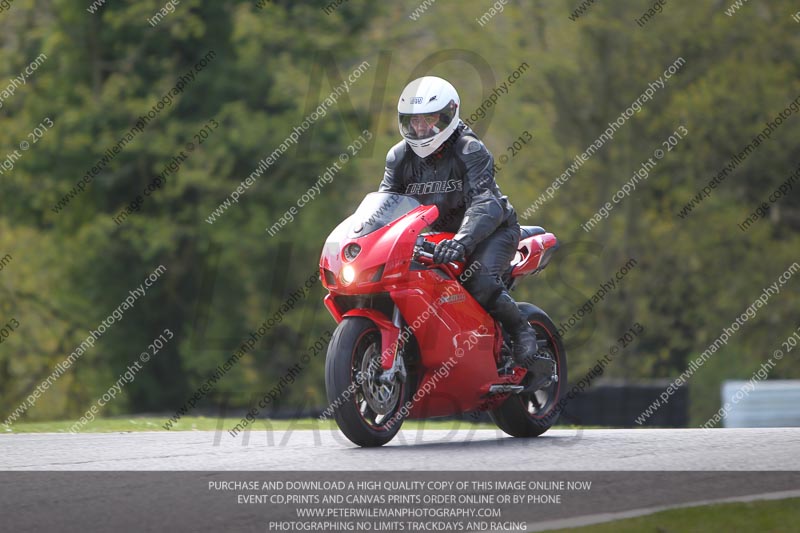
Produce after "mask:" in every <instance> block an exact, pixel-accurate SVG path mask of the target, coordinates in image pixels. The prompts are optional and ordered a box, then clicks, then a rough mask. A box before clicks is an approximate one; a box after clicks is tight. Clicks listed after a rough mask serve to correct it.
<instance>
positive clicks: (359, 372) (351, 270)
mask: <svg viewBox="0 0 800 533" xmlns="http://www.w3.org/2000/svg"><path fill="white" fill-rule="evenodd" d="M438 216H439V212H438V208H437V207H436V206H435V205H422V204H420V203H419V202H418V201H416V200H415V199H414V198H412V197H410V196H405V195H401V194H394V193H382V192H376V193H371V194H368V195H367V196H366V198H364V201H363V202H361V205H360V206H359V207H358V209H357V210H356V212H355V213H354V214H353V215H351V216H350V217H349V218H347V219H346V220H345V221H344V222H342V223H341V224H339V226H337V227H336V229H335V230H333V232H332V233H331V235H330V236H329V237H328V240H327V241H326V242H325V247H324V249H323V252H322V258H321V259H320V274H321V278H322V282H323V285H324V286H325V288H327V289H328V291H329V294H327V295H326V296H325V306H326V307H327V308H328V310H329V311H330V313H331V314H332V315H333V318H334V319H335V320H336V321H337V322H338V323H339V325H338V327H337V328H336V330H335V332H334V334H333V337H332V338H331V341H330V344H329V345H328V353H327V358H326V362H325V386H326V389H327V396H328V401H329V402H330V406H329V408H328V411H327V412H331V411H332V412H333V413H334V416H335V419H336V422H337V424H338V425H339V428H340V429H341V430H342V432H343V433H344V434H345V435H346V436H347V438H348V439H350V440H351V441H352V442H354V443H355V444H357V445H359V446H381V445H383V444H386V443H387V442H389V441H390V440H391V439H392V438H393V437H394V436H395V434H396V433H397V431H398V430H399V429H400V426H401V424H402V421H403V420H404V419H406V418H428V417H436V416H447V415H455V414H459V413H465V412H473V411H488V412H489V414H490V415H491V417H492V419H493V420H494V421H495V423H496V424H497V425H498V426H499V427H500V428H501V429H502V430H503V431H505V432H506V433H508V434H510V435H513V436H515V437H536V436H538V435H541V434H542V433H544V432H545V431H547V430H548V429H549V428H550V426H552V425H553V424H554V423H555V421H556V419H557V418H558V415H559V409H560V408H559V406H558V404H559V401H560V400H561V398H562V395H563V394H564V392H565V388H566V385H567V360H566V353H565V351H564V345H563V342H562V340H561V338H560V337H559V336H558V334H557V332H556V327H555V325H554V324H553V322H552V321H551V320H550V318H549V317H548V316H547V314H545V312H544V311H542V310H541V309H539V308H538V307H536V306H535V305H532V304H529V303H519V304H518V305H519V307H520V309H521V310H522V312H523V316H526V317H527V319H528V321H529V322H530V324H531V325H532V326H533V327H534V329H535V330H536V335H537V338H538V342H539V353H538V355H537V363H536V365H535V369H536V371H535V372H534V371H533V370H531V369H527V368H522V367H520V366H517V365H515V364H514V362H513V359H512V357H511V346H510V342H509V338H508V335H507V334H506V333H505V332H504V331H503V328H502V326H501V325H500V323H499V322H497V321H495V320H494V318H493V317H492V316H491V315H489V313H487V312H486V311H485V310H484V309H483V307H482V306H481V305H480V304H479V303H478V302H477V301H476V300H475V299H474V298H473V297H472V296H471V295H470V294H469V293H468V292H467V291H466V290H465V289H464V288H463V287H462V285H461V282H462V281H464V280H466V279H468V278H469V276H470V275H471V274H472V273H473V271H472V270H470V269H471V267H470V266H469V265H467V264H466V263H448V264H434V262H433V256H432V253H431V252H432V251H433V248H434V247H435V245H436V243H437V242H439V241H440V240H442V239H447V238H452V237H453V234H451V233H443V232H434V231H431V230H430V228H429V226H430V225H431V224H432V223H433V222H434V221H435V220H436V218H437V217H438ZM520 237H521V239H520V243H519V250H518V252H517V254H516V257H515V258H514V260H513V261H512V262H511V264H510V265H509V266H508V271H507V272H506V273H505V275H504V279H503V281H504V282H505V283H506V285H507V286H508V288H509V289H512V288H513V287H514V285H515V284H516V282H517V281H518V280H519V279H520V278H521V277H524V276H527V275H530V274H535V273H537V272H539V271H540V270H542V269H543V268H544V267H545V266H546V265H547V263H548V262H549V261H550V258H551V257H552V255H553V252H555V250H556V249H557V248H558V241H557V240H556V237H555V235H553V234H552V233H547V232H546V231H545V230H544V229H542V228H540V227H538V226H523V227H522V229H521V236H520Z"/></svg>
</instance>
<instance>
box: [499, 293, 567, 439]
mask: <svg viewBox="0 0 800 533" xmlns="http://www.w3.org/2000/svg"><path fill="white" fill-rule="evenodd" d="M517 305H518V306H519V309H520V312H521V313H522V316H523V317H525V318H526V319H527V320H528V323H529V324H530V325H531V326H533V329H534V330H535V331H536V337H537V339H538V340H547V345H546V347H544V348H542V349H541V351H540V353H543V354H547V355H549V356H550V358H551V359H553V360H554V362H555V365H556V376H557V377H558V381H555V382H553V383H551V384H550V385H548V386H547V387H545V388H542V389H539V390H537V391H535V392H533V393H530V394H512V395H511V396H509V397H508V399H507V400H506V401H505V402H503V403H502V404H501V405H500V406H499V407H498V408H497V409H494V410H492V411H490V412H489V415H490V416H491V417H492V420H494V422H495V424H497V426H498V427H499V428H500V429H502V430H503V431H504V432H506V433H508V434H509V435H511V436H512V437H521V438H530V437H538V436H539V435H541V434H542V433H544V432H545V431H547V430H548V429H550V427H551V426H552V425H554V424H555V423H556V422H557V421H558V418H559V416H560V414H561V410H562V408H563V406H562V405H559V403H560V402H561V399H562V398H563V396H564V394H565V393H566V388H567V353H566V351H565V350H564V343H563V341H562V340H561V337H560V336H559V335H558V330H557V328H556V326H555V324H553V321H552V320H550V317H549V316H547V314H546V313H545V312H544V311H542V310H541V309H539V308H538V307H536V306H534V305H531V304H528V303H519V304H517Z"/></svg>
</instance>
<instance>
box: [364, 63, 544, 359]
mask: <svg viewBox="0 0 800 533" xmlns="http://www.w3.org/2000/svg"><path fill="white" fill-rule="evenodd" d="M460 103H461V102H460V99H459V97H458V93H457V92H456V89H455V88H454V87H453V86H452V85H451V84H450V83H449V82H447V81H446V80H444V79H442V78H438V77H435V76H425V77H423V78H419V79H417V80H414V81H412V82H411V83H409V84H408V85H407V86H406V88H405V89H404V90H403V92H402V93H401V94H400V100H399V102H398V104H397V111H398V122H399V127H400V133H401V134H402V136H403V140H402V141H400V142H399V143H397V144H396V145H394V146H393V147H392V148H391V149H390V150H389V152H388V154H387V155H386V169H385V171H384V176H383V181H382V182H381V184H380V187H379V189H378V190H379V191H384V192H394V193H400V194H408V195H411V196H414V197H415V198H416V199H417V200H418V201H419V202H420V203H422V204H425V205H431V204H435V205H436V206H437V207H438V208H439V219H438V220H437V221H436V222H435V223H434V224H433V225H432V227H433V229H434V230H436V231H449V232H454V233H455V234H456V235H455V236H454V238H452V239H445V240H443V241H441V242H440V243H438V244H437V245H436V249H435V251H434V253H433V257H434V262H436V263H448V262H450V261H455V260H461V259H468V260H470V261H471V262H472V265H471V266H472V268H473V270H474V274H473V275H472V276H471V277H469V278H468V279H467V280H466V281H465V282H464V287H465V289H466V290H467V291H469V293H470V294H471V295H472V296H473V297H474V298H475V300H477V301H478V303H480V304H481V305H482V306H483V308H484V309H486V311H487V312H489V313H490V314H491V315H492V316H493V317H494V318H496V319H497V320H498V321H499V322H500V323H501V324H502V325H503V327H504V328H505V330H506V331H507V332H508V333H509V335H510V336H511V342H512V345H513V350H512V354H513V358H514V360H515V362H517V363H518V364H520V365H523V366H531V364H532V360H533V356H534V355H535V354H536V353H537V352H538V347H537V344H536V334H535V333H534V331H533V328H532V327H531V326H530V324H528V322H527V320H526V319H525V318H524V317H523V316H522V314H521V313H520V310H519V308H518V307H517V304H516V302H515V301H514V299H513V298H512V297H511V295H510V294H509V293H508V291H507V290H506V288H505V286H504V285H503V282H502V279H501V276H502V275H503V273H504V272H505V271H506V270H507V269H508V266H509V263H510V262H511V260H512V259H513V258H514V255H515V253H516V251H517V246H518V245H519V239H520V226H519V223H518V222H517V216H516V213H515V211H514V208H513V207H512V206H511V204H510V203H509V201H508V198H507V197H506V196H504V195H503V194H502V193H501V192H500V189H499V187H498V186H497V183H496V182H495V179H494V158H493V157H492V154H491V153H490V152H489V150H488V149H487V148H486V146H484V144H483V143H482V142H481V141H480V140H478V138H477V137H476V135H475V133H474V132H473V131H472V130H471V129H470V128H469V127H468V126H467V125H466V124H464V123H463V122H462V121H461V120H460V119H459V107H460Z"/></svg>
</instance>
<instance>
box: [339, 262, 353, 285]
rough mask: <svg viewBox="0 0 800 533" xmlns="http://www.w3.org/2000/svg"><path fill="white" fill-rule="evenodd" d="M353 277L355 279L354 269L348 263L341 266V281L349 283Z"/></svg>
mask: <svg viewBox="0 0 800 533" xmlns="http://www.w3.org/2000/svg"><path fill="white" fill-rule="evenodd" d="M354 279H356V269H355V268H353V267H352V266H350V265H345V266H344V268H342V281H343V282H344V283H345V284H350V283H352V282H353V280H354Z"/></svg>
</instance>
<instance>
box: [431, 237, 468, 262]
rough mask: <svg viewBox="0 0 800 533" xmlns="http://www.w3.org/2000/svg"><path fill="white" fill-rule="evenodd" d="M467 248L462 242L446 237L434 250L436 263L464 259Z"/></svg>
mask: <svg viewBox="0 0 800 533" xmlns="http://www.w3.org/2000/svg"><path fill="white" fill-rule="evenodd" d="M466 251H467V250H466V248H464V245H463V244H461V243H460V242H458V241H456V240H453V239H445V240H443V241H441V242H440V243H439V244H437V245H436V249H435V250H434V251H433V262H434V263H450V262H451V261H462V260H463V259H464V258H465V256H466Z"/></svg>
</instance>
